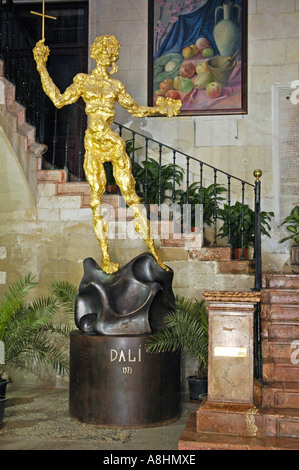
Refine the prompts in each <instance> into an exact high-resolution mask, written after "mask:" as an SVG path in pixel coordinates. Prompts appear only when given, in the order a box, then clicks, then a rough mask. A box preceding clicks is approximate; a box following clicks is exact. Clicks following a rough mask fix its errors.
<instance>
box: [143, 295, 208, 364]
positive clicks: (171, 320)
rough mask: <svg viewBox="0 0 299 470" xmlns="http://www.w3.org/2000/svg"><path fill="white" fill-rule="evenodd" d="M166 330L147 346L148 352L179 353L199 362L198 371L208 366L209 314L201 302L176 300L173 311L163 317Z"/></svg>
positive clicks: (184, 299) (153, 337)
mask: <svg viewBox="0 0 299 470" xmlns="http://www.w3.org/2000/svg"><path fill="white" fill-rule="evenodd" d="M164 321H165V328H164V329H161V330H159V331H157V332H155V333H154V334H153V335H152V337H151V339H149V340H148V341H147V343H146V351H147V352H150V353H159V352H166V351H168V352H171V351H182V353H183V354H191V356H193V357H194V358H196V360H197V362H198V371H203V372H204V371H206V370H207V367H208V331H209V330H208V312H207V308H206V306H205V303H204V300H202V301H198V300H195V301H191V300H188V299H186V298H184V297H179V296H177V297H176V309H175V311H172V312H169V313H167V314H166V315H165V318H164Z"/></svg>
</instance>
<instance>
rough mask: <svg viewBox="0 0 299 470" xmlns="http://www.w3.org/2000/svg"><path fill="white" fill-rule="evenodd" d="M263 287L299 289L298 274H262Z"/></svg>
mask: <svg viewBox="0 0 299 470" xmlns="http://www.w3.org/2000/svg"><path fill="white" fill-rule="evenodd" d="M262 287H263V288H268V289H270V288H272V289H273V288H274V289H299V275H298V274H279V273H273V274H264V275H263V277H262Z"/></svg>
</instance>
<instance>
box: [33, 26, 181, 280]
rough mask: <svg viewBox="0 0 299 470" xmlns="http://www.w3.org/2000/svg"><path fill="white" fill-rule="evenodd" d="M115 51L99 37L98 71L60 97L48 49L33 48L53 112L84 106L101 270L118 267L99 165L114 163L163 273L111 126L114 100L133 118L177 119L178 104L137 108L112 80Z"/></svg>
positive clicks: (79, 78)
mask: <svg viewBox="0 0 299 470" xmlns="http://www.w3.org/2000/svg"><path fill="white" fill-rule="evenodd" d="M119 50H120V44H119V42H118V41H117V40H116V38H115V37H114V36H109V35H105V36H99V37H97V38H96V39H95V41H94V43H93V44H92V46H91V48H90V51H91V57H92V58H93V59H94V60H95V61H96V68H95V69H94V70H93V71H92V72H91V74H85V73H79V74H78V75H76V76H75V77H74V79H73V83H72V84H71V85H70V86H69V87H68V88H67V89H66V90H65V92H64V93H60V91H59V90H58V88H57V87H56V85H55V84H54V82H53V80H52V79H51V77H50V75H49V73H48V71H47V68H46V63H47V59H48V55H49V53H50V50H49V48H48V46H45V44H44V39H42V40H40V41H39V42H38V43H37V44H36V46H35V48H34V49H33V54H34V59H35V61H36V65H37V70H38V72H39V74H40V77H41V82H42V86H43V89H44V91H45V93H46V94H47V95H48V97H49V98H50V99H51V101H52V102H53V104H54V105H55V106H56V107H57V108H62V106H65V105H68V104H72V103H75V102H76V101H77V100H78V99H79V98H80V97H82V98H83V100H84V101H85V103H86V109H85V111H86V114H87V115H88V117H89V127H88V129H87V130H86V133H85V138H84V146H85V156H84V171H85V175H86V178H87V181H88V183H89V185H90V189H91V200H90V206H91V209H92V212H93V225H94V230H95V234H96V237H97V239H98V241H99V245H100V248H101V251H102V264H101V268H102V270H103V271H105V272H107V273H112V272H115V271H117V270H118V268H119V265H118V264H116V263H114V262H113V261H112V260H111V258H110V254H109V245H108V227H107V223H106V221H105V219H104V218H103V216H102V214H101V201H102V196H103V194H104V192H105V189H106V174H105V170H104V165H103V163H104V162H108V161H111V162H112V165H113V175H114V178H115V181H116V184H117V185H118V187H119V188H120V191H121V193H122V195H123V197H124V199H125V201H126V203H127V205H128V206H129V207H130V208H131V209H132V211H133V214H134V224H135V230H136V231H137V232H138V233H140V235H141V236H142V237H143V239H144V240H145V242H146V244H147V246H148V248H149V250H150V252H151V253H152V254H153V256H154V258H155V259H156V261H157V263H158V264H159V265H160V266H162V267H163V268H164V269H167V267H166V266H165V265H164V264H163V262H162V261H161V260H160V259H159V256H158V254H157V251H156V248H155V245H154V241H153V239H152V238H151V236H150V224H149V221H148V219H147V218H146V217H145V215H144V213H143V211H142V210H141V206H140V198H139V197H138V196H137V194H136V192H135V180H134V178H133V175H132V170H131V161H130V158H129V156H128V155H127V153H126V145H125V142H124V140H123V139H122V138H121V137H120V136H119V135H118V134H117V133H115V132H113V131H112V129H111V126H112V124H113V121H114V117H115V106H114V105H115V102H116V101H117V102H118V103H119V104H120V105H121V106H122V107H123V108H125V109H126V110H127V111H128V112H129V113H130V114H131V115H132V116H137V117H145V116H151V115H153V114H156V113H160V114H166V115H167V116H168V117H171V116H175V115H177V114H178V112H179V110H180V108H181V101H180V100H172V99H171V98H164V97H159V98H158V100H157V103H156V106H154V107H148V106H138V105H137V103H136V102H135V100H134V99H133V98H132V97H131V96H130V95H129V94H128V93H127V92H126V89H125V86H124V85H123V84H122V83H121V82H120V81H119V80H115V79H112V78H111V77H110V75H111V74H113V73H115V72H117V68H118V67H117V65H116V61H117V60H118V57H119ZM108 69H109V70H108Z"/></svg>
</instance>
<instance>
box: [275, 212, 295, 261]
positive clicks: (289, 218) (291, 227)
mask: <svg viewBox="0 0 299 470" xmlns="http://www.w3.org/2000/svg"><path fill="white" fill-rule="evenodd" d="M286 224H288V225H286ZM282 225H286V229H287V231H288V232H289V235H288V236H287V237H284V238H282V239H281V240H279V243H284V242H286V241H287V240H293V241H294V242H295V245H292V246H291V264H296V265H299V206H296V207H294V208H293V209H292V210H291V213H290V215H288V216H287V217H286V218H285V219H284V221H283V222H282V223H281V224H280V227H281V226H282Z"/></svg>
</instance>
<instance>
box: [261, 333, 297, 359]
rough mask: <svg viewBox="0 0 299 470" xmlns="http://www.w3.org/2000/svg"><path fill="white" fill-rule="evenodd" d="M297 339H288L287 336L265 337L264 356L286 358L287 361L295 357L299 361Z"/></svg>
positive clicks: (263, 344) (263, 343)
mask: <svg viewBox="0 0 299 470" xmlns="http://www.w3.org/2000/svg"><path fill="white" fill-rule="evenodd" d="M296 341H298V340H296ZM296 341H294V342H293V341H287V340H286V339H285V338H263V341H262V350H263V358H264V359H271V358H272V359H284V360H285V362H290V361H291V359H292V357H293V358H294V360H298V361H299V341H298V343H297V342H296ZM297 351H298V353H297ZM297 357H298V359H297Z"/></svg>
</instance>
